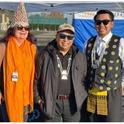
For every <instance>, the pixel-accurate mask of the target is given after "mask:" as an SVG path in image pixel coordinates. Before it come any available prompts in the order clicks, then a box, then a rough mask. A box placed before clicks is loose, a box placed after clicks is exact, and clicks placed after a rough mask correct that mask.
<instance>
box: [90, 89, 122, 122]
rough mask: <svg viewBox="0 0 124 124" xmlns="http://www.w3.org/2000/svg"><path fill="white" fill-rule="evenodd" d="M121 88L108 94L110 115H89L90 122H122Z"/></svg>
mask: <svg viewBox="0 0 124 124" xmlns="http://www.w3.org/2000/svg"><path fill="white" fill-rule="evenodd" d="M121 106H122V98H121V88H120V89H117V90H111V91H109V92H108V115H107V116H104V115H97V114H96V113H94V114H93V113H88V116H89V120H90V122H122V110H121V109H122V107H121Z"/></svg>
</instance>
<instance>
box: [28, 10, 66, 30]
mask: <svg viewBox="0 0 124 124" xmlns="http://www.w3.org/2000/svg"><path fill="white" fill-rule="evenodd" d="M29 23H30V25H31V29H33V30H44V31H51V30H53V31H55V30H57V28H58V26H59V25H60V24H63V23H67V19H66V18H64V15H63V13H59V12H47V13H46V12H45V13H37V14H34V13H33V14H29Z"/></svg>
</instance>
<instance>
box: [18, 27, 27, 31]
mask: <svg viewBox="0 0 124 124" xmlns="http://www.w3.org/2000/svg"><path fill="white" fill-rule="evenodd" d="M23 28H24V29H25V30H26V31H28V30H29V27H16V29H17V30H20V31H21V30H23Z"/></svg>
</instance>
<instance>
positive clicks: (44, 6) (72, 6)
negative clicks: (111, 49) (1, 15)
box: [0, 0, 124, 13]
mask: <svg viewBox="0 0 124 124" xmlns="http://www.w3.org/2000/svg"><path fill="white" fill-rule="evenodd" d="M5 1H6V0H5ZM5 1H4V2H2V1H1V2H0V8H1V9H9V10H15V9H16V8H17V5H18V2H15V1H13V2H5ZM25 3H26V9H27V11H28V12H52V11H58V12H63V13H67V12H70V13H71V12H84V11H96V10H99V9H109V10H111V11H118V12H124V2H123V1H119V0H118V1H116V2H114V1H111V0H109V2H107V0H106V1H103V0H99V1H93V0H90V1H86V0H83V1H77V2H76V1H72V2H71V1H64V2H59V1H54V2H51V1H46V2H45V1H30V2H29V1H25Z"/></svg>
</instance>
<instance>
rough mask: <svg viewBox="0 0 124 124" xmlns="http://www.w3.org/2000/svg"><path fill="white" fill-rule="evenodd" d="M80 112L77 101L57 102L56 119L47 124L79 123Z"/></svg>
mask: <svg viewBox="0 0 124 124" xmlns="http://www.w3.org/2000/svg"><path fill="white" fill-rule="evenodd" d="M79 121H80V110H77V108H76V104H75V99H71V100H70V99H64V100H62V99H61V100H60V99H57V100H56V106H55V113H54V118H52V119H50V120H46V122H79Z"/></svg>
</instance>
